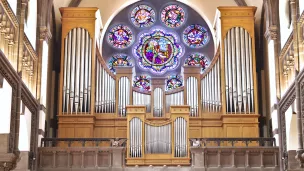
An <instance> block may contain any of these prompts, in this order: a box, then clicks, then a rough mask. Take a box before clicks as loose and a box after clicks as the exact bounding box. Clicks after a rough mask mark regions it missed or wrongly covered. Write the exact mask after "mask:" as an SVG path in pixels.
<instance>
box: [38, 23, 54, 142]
mask: <svg viewBox="0 0 304 171" xmlns="http://www.w3.org/2000/svg"><path fill="white" fill-rule="evenodd" d="M51 38H52V35H51V33H50V30H49V28H47V27H45V26H42V27H40V34H39V49H38V76H37V97H38V98H39V104H40V108H39V127H38V146H40V144H41V138H43V137H44V136H45V121H46V116H47V115H49V113H48V111H47V110H46V109H47V108H46V105H47V104H46V101H47V100H46V99H47V89H49V88H51V87H48V86H47V80H48V75H47V73H48V58H49V53H48V49H49V48H48V43H49V40H50V39H51Z"/></svg>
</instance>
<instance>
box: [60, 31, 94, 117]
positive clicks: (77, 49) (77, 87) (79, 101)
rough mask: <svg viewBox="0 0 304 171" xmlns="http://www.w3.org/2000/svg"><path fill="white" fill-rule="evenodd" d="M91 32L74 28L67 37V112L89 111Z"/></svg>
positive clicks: (65, 105) (65, 101)
mask: <svg viewBox="0 0 304 171" xmlns="http://www.w3.org/2000/svg"><path fill="white" fill-rule="evenodd" d="M89 41H91V39H90V38H89V33H88V32H87V31H86V30H85V29H82V28H74V29H72V30H71V31H70V32H69V33H68V35H67V36H66V38H65V42H64V43H65V46H64V48H65V52H64V54H65V56H64V58H65V59H64V68H63V69H64V75H63V77H64V80H63V90H64V91H63V98H64V102H63V104H62V105H63V111H62V112H67V113H74V112H75V113H76V114H77V113H78V112H87V106H90V103H89V101H88V100H87V96H88V94H89V93H88V92H87V90H88V86H89V85H90V80H89V77H90V72H91V70H90V68H88V67H87V66H88V65H89V64H90V63H91V62H90V60H91V56H90V54H91V53H90V51H91V49H89V48H87V47H88V46H89V44H90V43H89Z"/></svg>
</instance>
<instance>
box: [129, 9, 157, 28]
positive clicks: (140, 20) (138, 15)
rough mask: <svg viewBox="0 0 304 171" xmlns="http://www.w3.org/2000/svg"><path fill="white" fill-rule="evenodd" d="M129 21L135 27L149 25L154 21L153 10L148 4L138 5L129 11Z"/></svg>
mask: <svg viewBox="0 0 304 171" xmlns="http://www.w3.org/2000/svg"><path fill="white" fill-rule="evenodd" d="M131 21H132V23H133V24H134V25H135V26H137V27H149V26H151V25H153V23H154V22H155V12H154V10H153V9H152V8H151V7H150V6H148V5H138V6H136V7H135V8H134V9H133V10H132V12H131Z"/></svg>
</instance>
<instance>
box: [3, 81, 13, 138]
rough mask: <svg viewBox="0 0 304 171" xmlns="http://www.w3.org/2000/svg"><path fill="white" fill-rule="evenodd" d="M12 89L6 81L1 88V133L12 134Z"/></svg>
mask: <svg viewBox="0 0 304 171" xmlns="http://www.w3.org/2000/svg"><path fill="white" fill-rule="evenodd" d="M11 104H12V87H11V85H9V83H8V82H7V81H6V80H5V79H4V80H3V87H2V88H0V114H1V118H0V133H10V121H11V106H12V105H11Z"/></svg>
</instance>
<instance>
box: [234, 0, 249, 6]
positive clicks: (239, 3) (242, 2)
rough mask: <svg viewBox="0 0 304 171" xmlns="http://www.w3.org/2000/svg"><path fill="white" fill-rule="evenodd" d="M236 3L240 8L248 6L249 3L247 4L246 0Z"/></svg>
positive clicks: (236, 0) (239, 0) (235, 0)
mask: <svg viewBox="0 0 304 171" xmlns="http://www.w3.org/2000/svg"><path fill="white" fill-rule="evenodd" d="M234 2H235V3H236V4H237V5H238V6H247V3H246V2H245V0H234Z"/></svg>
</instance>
